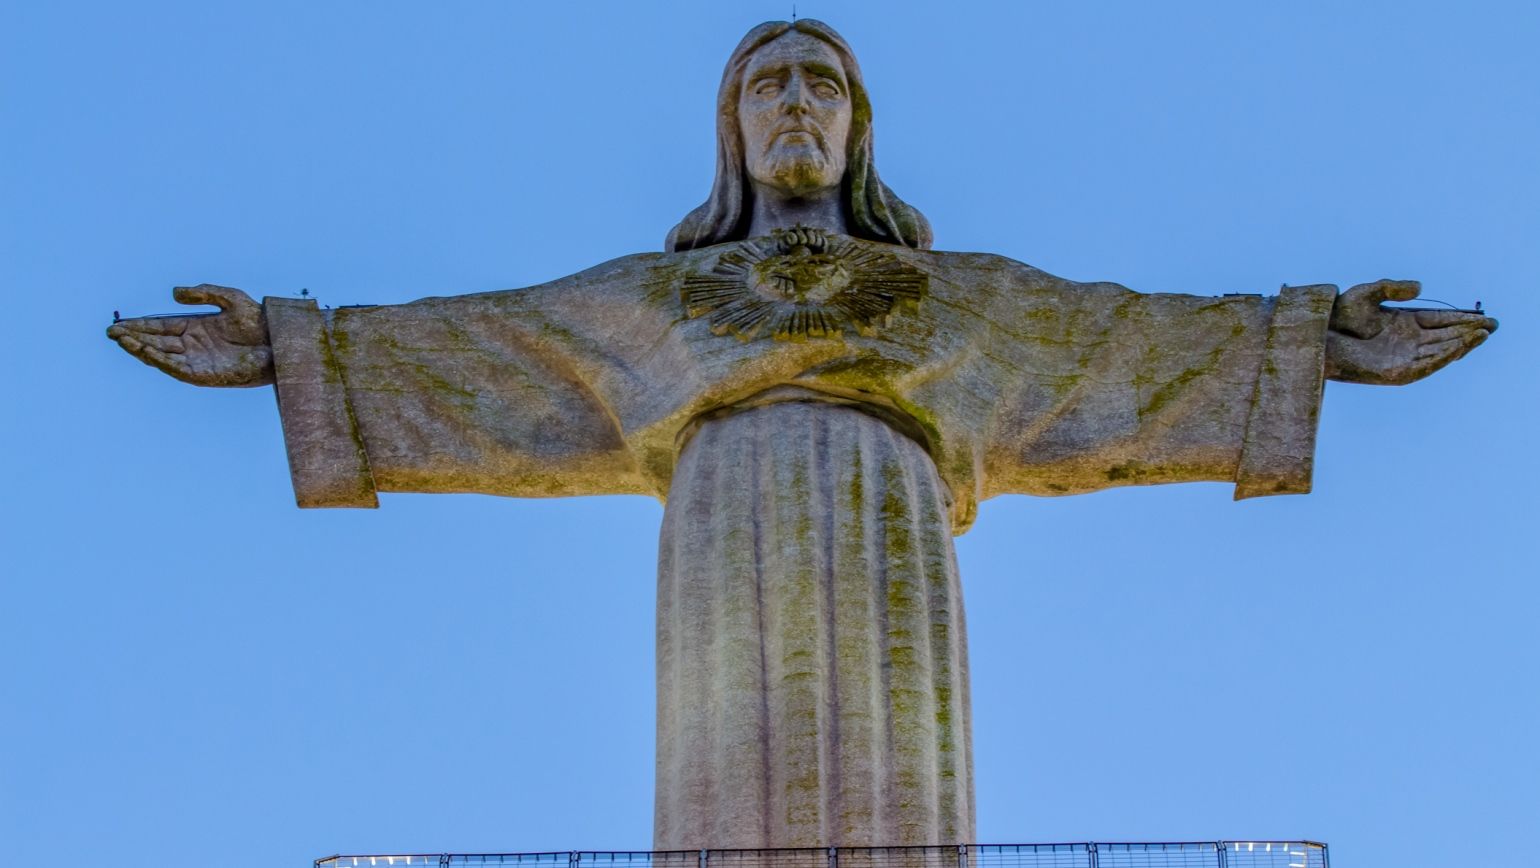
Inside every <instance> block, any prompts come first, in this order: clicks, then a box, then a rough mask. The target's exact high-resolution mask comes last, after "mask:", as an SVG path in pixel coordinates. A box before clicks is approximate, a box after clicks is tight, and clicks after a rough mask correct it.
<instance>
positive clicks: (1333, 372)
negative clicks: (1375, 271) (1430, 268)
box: [1326, 280, 1497, 386]
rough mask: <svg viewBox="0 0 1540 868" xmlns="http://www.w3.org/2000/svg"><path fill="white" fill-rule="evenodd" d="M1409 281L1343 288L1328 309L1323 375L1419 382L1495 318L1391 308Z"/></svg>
mask: <svg viewBox="0 0 1540 868" xmlns="http://www.w3.org/2000/svg"><path fill="white" fill-rule="evenodd" d="M1421 289H1422V287H1421V285H1420V284H1419V283H1418V282H1417V281H1415V280H1377V281H1375V282H1374V283H1364V284H1359V285H1358V286H1355V287H1353V288H1352V289H1349V290H1348V291H1347V292H1344V293H1343V294H1342V295H1341V296H1339V297H1338V298H1337V304H1336V306H1335V307H1334V308H1332V313H1331V326H1330V331H1328V332H1327V334H1326V376H1327V377H1329V378H1331V379H1333V380H1341V381H1343V382H1346V383H1370V384H1373V385H1377V386H1401V385H1405V384H1407V383H1411V382H1414V381H1416V380H1420V379H1422V378H1423V377H1426V376H1427V375H1429V374H1431V373H1433V372H1434V371H1436V370H1438V369H1439V368H1442V367H1443V366H1445V365H1447V364H1449V363H1450V362H1452V361H1454V360H1456V359H1458V358H1460V357H1461V356H1463V355H1465V354H1466V353H1468V352H1470V351H1471V350H1473V349H1475V348H1476V347H1478V346H1480V345H1481V342H1482V341H1484V340H1486V339H1487V336H1488V335H1490V334H1491V333H1492V332H1494V331H1497V320H1495V319H1492V318H1491V317H1489V316H1483V315H1482V314H1479V313H1468V312H1466V311H1459V310H1397V309H1395V308H1387V307H1381V306H1380V303H1381V302H1385V301H1411V300H1412V299H1414V298H1416V297H1417V294H1418V293H1419V292H1420V291H1421Z"/></svg>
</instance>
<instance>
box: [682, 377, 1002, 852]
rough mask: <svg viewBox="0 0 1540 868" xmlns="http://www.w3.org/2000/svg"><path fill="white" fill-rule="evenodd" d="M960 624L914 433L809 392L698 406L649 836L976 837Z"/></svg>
mask: <svg viewBox="0 0 1540 868" xmlns="http://www.w3.org/2000/svg"><path fill="white" fill-rule="evenodd" d="M965 633H966V630H965V625H964V618H963V600H962V590H961V587H960V584H959V582H958V572H957V562H956V557H955V554H954V550H953V546H952V530H951V523H950V520H949V503H948V496H947V491H946V488H945V486H944V485H943V483H942V482H941V480H940V478H939V476H938V474H937V471H936V466H935V464H934V463H933V462H932V460H931V458H930V456H929V455H928V454H927V453H926V451H925V450H924V449H923V448H922V447H921V446H920V445H919V444H918V443H916V442H915V441H914V440H912V439H910V438H909V437H907V436H905V435H904V434H902V433H899V432H898V431H897V430H895V429H894V428H893V427H892V426H890V425H889V424H888V423H887V422H886V421H883V420H882V419H879V418H877V417H875V416H873V415H870V414H868V413H866V412H862V411H861V410H859V409H853V408H851V407H848V406H841V405H838V404H833V403H820V402H812V401H787V402H781V403H773V404H769V405H767V406H759V407H754V408H751V409H745V410H742V411H740V412H736V413H731V414H728V415H725V416H722V417H718V418H714V419H710V420H708V421H706V422H705V423H703V424H702V425H701V427H700V428H699V429H698V430H697V431H696V432H695V434H694V436H693V437H692V438H691V440H690V441H689V443H688V444H687V445H686V446H685V448H684V450H683V452H682V453H681V455H680V460H679V465H678V467H677V469H676V472H675V474H674V478H673V483H672V487H671V490H670V492H669V497H668V505H667V508H666V511H665V513H664V519H663V529H662V534H661V539H660V544H659V562H658V761H657V798H656V803H655V823H654V846H655V847H656V848H657V849H661V850H672V849H690V848H697V847H707V846H710V847H717V848H755V847H807V846H858V845H878V844H938V843H952V842H961V841H971V840H972V839H973V830H974V806H973V787H972V754H971V745H970V733H971V726H970V720H969V716H970V712H969V701H968V663H967V650H966V649H967V642H966V636H965Z"/></svg>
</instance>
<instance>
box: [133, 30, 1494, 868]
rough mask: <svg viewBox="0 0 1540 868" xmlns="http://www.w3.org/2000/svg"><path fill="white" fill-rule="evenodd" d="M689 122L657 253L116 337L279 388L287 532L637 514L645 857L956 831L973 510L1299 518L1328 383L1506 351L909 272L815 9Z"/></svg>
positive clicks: (1477, 330)
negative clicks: (710, 140) (506, 286)
mask: <svg viewBox="0 0 1540 868" xmlns="http://www.w3.org/2000/svg"><path fill="white" fill-rule="evenodd" d="M717 110H718V111H717V117H718V125H717V167H716V178H715V181H714V182H713V185H712V189H711V194H710V197H709V198H708V199H707V200H706V202H705V203H704V204H702V205H701V206H700V207H698V208H696V209H695V210H694V211H692V212H690V213H689V214H688V215H686V216H685V217H684V219H683V220H681V221H680V223H679V225H678V226H676V227H674V229H673V231H671V232H670V233H669V234H668V239H667V243H666V252H663V253H643V254H637V255H633V256H627V257H623V258H620V259H617V260H614V261H612V262H608V263H605V264H602V265H599V266H596V267H594V268H592V269H589V270H587V271H584V272H582V273H580V274H576V275H572V276H570V277H566V278H563V279H560V280H556V281H553V282H551V283H547V284H543V285H540V286H534V287H529V288H527V289H520V290H512V291H504V292H491V293H483V294H477V295H466V296H458V297H450V298H425V299H422V300H419V301H416V302H412V303H410V304H401V305H387V306H359V307H349V308H342V309H338V310H327V311H323V310H320V309H318V308H317V306H316V305H315V303H314V302H313V301H309V300H298V299H285V298H268V299H265V300H264V301H263V302H262V303H261V304H258V303H257V302H255V301H253V300H252V299H251V298H250V297H248V296H247V295H246V294H245V293H243V292H241V291H240V290H236V289H231V288H227V287H219V286H210V285H203V286H197V287H184V288H179V289H177V290H176V291H175V298H176V299H177V301H180V302H183V303H186V304H212V305H215V306H217V307H219V308H220V312H219V313H217V314H190V315H186V316H172V317H160V318H146V319H133V320H125V321H122V322H119V323H116V324H114V325H113V326H112V327H111V328H109V329H108V335H109V336H110V337H111V338H113V339H114V340H116V341H117V342H118V343H119V344H121V345H122V347H123V348H124V349H125V350H127V351H128V352H130V353H131V354H133V355H135V356H137V357H138V358H140V359H141V360H143V361H145V362H146V363H148V364H150V365H153V366H155V367H157V368H159V369H160V370H162V371H164V372H166V373H168V374H170V375H171V376H173V377H176V378H178V379H181V380H184V381H186V382H189V383H193V384H196V385H203V386H260V385H268V384H272V385H274V386H275V387H276V390H277V396H278V404H279V410H280V414H281V417H282V423H283V430H284V437H285V441H286V445H287V450H288V455H289V462H290V468H291V471H292V475H293V481H294V487H295V492H296V497H297V499H298V502H299V504H300V506H304V507H374V506H376V505H377V500H376V492H378V491H412V492H481V493H487V494H500V495H507V496H515V497H551V496H563V495H581V494H650V495H653V496H656V497H660V498H664V499H665V501H666V509H665V512H664V519H663V527H662V534H661V537H660V543H659V557H658V607H657V628H658V643H657V655H658V656H657V678H658V687H657V699H658V706H657V716H658V720H657V726H658V730H657V732H658V739H657V798H656V806H655V809H656V816H655V832H654V835H655V840H654V846H655V847H656V848H658V849H689V848H700V847H712V848H761V847H784V846H821V845H835V846H852V845H889V844H939V843H954V842H962V841H969V840H971V839H972V837H973V831H974V804H973V784H972V760H971V752H970V721H969V714H970V712H969V698H968V677H967V672H968V664H967V650H966V640H965V627H964V618H963V607H962V595H961V588H960V585H959V581H958V574H957V566H956V562H955V558H954V555H953V548H952V536H953V535H954V534H960V533H962V532H964V531H965V530H966V529H967V528H968V526H969V524H970V523H971V522H972V520H973V517H974V514H975V511H976V509H977V506H978V503H979V502H980V501H982V500H986V499H988V498H990V497H994V496H996V495H999V494H1007V493H1024V494H1038V495H1062V494H1074V493H1079V492H1087V491H1092V490H1096V489H1100V488H1105V487H1109V486H1115V485H1136V484H1153V483H1165V482H1185V481H1197V480H1227V481H1233V482H1234V483H1235V486H1236V488H1235V496H1236V497H1237V498H1247V497H1255V496H1261V495H1272V494H1290V493H1304V492H1307V491H1308V490H1309V488H1310V478H1311V462H1312V455H1313V452H1314V439H1315V431H1316V418H1317V413H1318V411H1319V408H1320V401H1321V394H1322V389H1323V383H1324V381H1325V380H1326V379H1335V380H1340V381H1344V382H1357V383H1378V384H1390V385H1396V384H1402V383H1409V382H1412V381H1414V380H1417V379H1419V378H1422V377H1425V376H1427V375H1428V374H1431V373H1432V372H1434V371H1436V370H1438V369H1439V368H1441V367H1443V366H1444V365H1446V364H1449V363H1450V362H1452V361H1454V360H1456V359H1458V358H1460V357H1461V356H1463V355H1465V354H1466V353H1467V352H1469V351H1470V350H1471V349H1473V348H1474V347H1476V346H1477V345H1479V344H1480V343H1481V342H1482V341H1483V340H1484V339H1486V337H1487V336H1488V335H1489V334H1490V333H1491V332H1492V331H1493V330H1494V329H1495V328H1496V327H1497V323H1496V322H1495V321H1494V320H1492V319H1490V318H1488V317H1486V316H1484V315H1482V314H1480V313H1479V312H1462V311H1430V310H1421V309H1417V310H1414V309H1394V308H1387V307H1383V306H1382V304H1381V303H1382V302H1384V301H1387V300H1390V301H1406V300H1409V299H1411V298H1414V297H1415V296H1416V295H1417V293H1418V286H1417V284H1416V283H1414V282H1410V281H1391V280H1385V281H1379V282H1376V283H1372V284H1366V285H1361V286H1356V287H1353V288H1352V289H1349V290H1348V291H1347V292H1345V293H1341V294H1340V295H1339V294H1338V292H1337V290H1336V288H1335V287H1332V286H1324V285H1318V286H1298V287H1285V288H1284V289H1283V290H1282V291H1281V292H1280V294H1278V295H1277V296H1274V297H1263V296H1260V295H1257V296H1246V295H1234V296H1222V297H1200V296H1190V295H1165V294H1160V295H1147V294H1139V293H1135V292H1132V291H1130V290H1128V289H1125V288H1123V287H1121V286H1118V285H1116V284H1111V283H1074V282H1071V281H1067V280H1063V279H1060V278H1057V277H1054V276H1052V275H1049V274H1045V273H1043V272H1041V271H1038V270H1037V269H1034V268H1031V267H1030V266H1027V265H1024V264H1022V263H1019V262H1015V261H1013V260H1010V259H1006V258H1004V257H1000V256H994V255H987V254H975V253H942V252H933V251H931V250H929V247H930V241H931V234H930V227H929V225H928V224H927V222H926V220H925V218H924V217H923V216H922V215H921V214H920V213H919V211H917V210H916V209H915V208H913V207H911V206H910V205H908V204H906V203H905V202H903V201H902V200H901V199H899V198H898V196H897V195H895V194H894V192H893V191H892V190H890V189H888V187H887V186H886V185H884V184H883V183H882V181H881V179H880V178H879V177H878V174H877V168H876V163H875V161H874V158H873V149H872V117H871V114H872V113H871V106H870V104H869V102H868V100H867V96H866V90H865V86H864V84H863V82H862V80H861V74H860V71H859V69H858V67H857V65H856V62H855V58H854V56H853V55H852V53H851V50H850V48H849V46H848V45H846V43H845V41H844V40H843V39H842V38H841V37H840V36H839V35H838V34H836V33H835V32H834V31H833V30H832V29H830V28H829V27H828V26H827V25H824V24H822V23H819V22H817V21H813V20H806V19H804V20H800V21H797V22H795V23H787V22H771V23H766V24H762V25H760V26H758V27H756V28H754V29H753V30H752V31H750V32H749V34H748V35H747V36H746V37H745V38H744V40H743V41H742V43H741V44H740V45H739V46H738V48H737V49H736V50H735V51H734V52H733V54H732V56H731V58H730V59H729V60H728V64H727V69H726V72H725V73H724V75H723V79H722V86H721V90H720V97H719V101H718V106H717Z"/></svg>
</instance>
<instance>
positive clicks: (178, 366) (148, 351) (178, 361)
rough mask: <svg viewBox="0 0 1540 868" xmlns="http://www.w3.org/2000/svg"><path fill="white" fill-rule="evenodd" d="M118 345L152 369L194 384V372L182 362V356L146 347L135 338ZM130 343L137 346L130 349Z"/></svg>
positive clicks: (122, 341) (126, 339) (127, 339)
mask: <svg viewBox="0 0 1540 868" xmlns="http://www.w3.org/2000/svg"><path fill="white" fill-rule="evenodd" d="M118 343H120V344H122V345H123V349H125V350H128V351H129V352H130V353H133V355H134V357H135V358H137V359H138V360H139V361H141V362H144V363H145V364H146V365H149V366H150V367H152V368H156V369H158V370H160V371H163V372H165V373H167V374H170V375H171V376H173V377H175V378H177V379H178V380H182V381H184V382H189V383H190V382H192V376H193V374H192V370H191V369H190V368H189V367H188V366H187V364H186V363H185V362H184V361H183V360H182V359H183V357H182V356H177V355H172V354H170V353H166V352H163V351H161V350H158V349H156V348H154V347H151V346H146V345H145V344H142V343H140V342H139V341H137V340H134V339H133V338H125V339H123V340H121V341H119V342H118ZM130 343H133V344H135V345H136V346H134V347H130Z"/></svg>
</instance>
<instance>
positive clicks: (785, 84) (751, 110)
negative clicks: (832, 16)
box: [738, 30, 850, 196]
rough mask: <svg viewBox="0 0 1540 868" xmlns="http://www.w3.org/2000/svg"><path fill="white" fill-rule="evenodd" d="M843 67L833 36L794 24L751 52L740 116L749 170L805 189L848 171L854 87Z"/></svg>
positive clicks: (780, 185) (792, 190) (798, 191)
mask: <svg viewBox="0 0 1540 868" xmlns="http://www.w3.org/2000/svg"><path fill="white" fill-rule="evenodd" d="M842 67H843V64H841V63H840V59H839V55H837V54H835V53H834V49H832V48H830V47H829V46H828V44H826V43H824V42H823V41H822V40H819V39H815V38H813V37H811V36H808V35H807V34H805V33H800V32H798V31H796V30H792V31H788V32H787V33H785V34H784V35H782V36H779V37H777V38H775V39H773V40H771V41H770V42H767V43H765V44H764V45H762V46H760V47H759V49H758V50H756V51H755V52H754V54H753V55H751V56H750V57H749V62H748V66H747V67H746V69H745V74H744V78H743V92H742V93H741V94H739V96H738V123H739V125H740V127H741V129H742V132H743V149H744V154H743V158H744V161H745V163H746V168H747V169H748V173H749V177H750V178H752V179H754V180H755V181H757V182H759V183H760V184H763V185H766V186H768V187H771V188H773V189H776V190H780V191H781V192H783V193H785V194H786V195H788V196H806V195H808V194H810V193H814V192H817V191H820V190H826V189H828V188H830V187H835V186H837V185H838V184H839V183H840V180H841V179H842V178H844V177H845V161H846V156H845V142H846V140H847V139H849V138H850V93H849V88H848V86H847V84H846V82H845V73H844V70H843V68H842Z"/></svg>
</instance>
